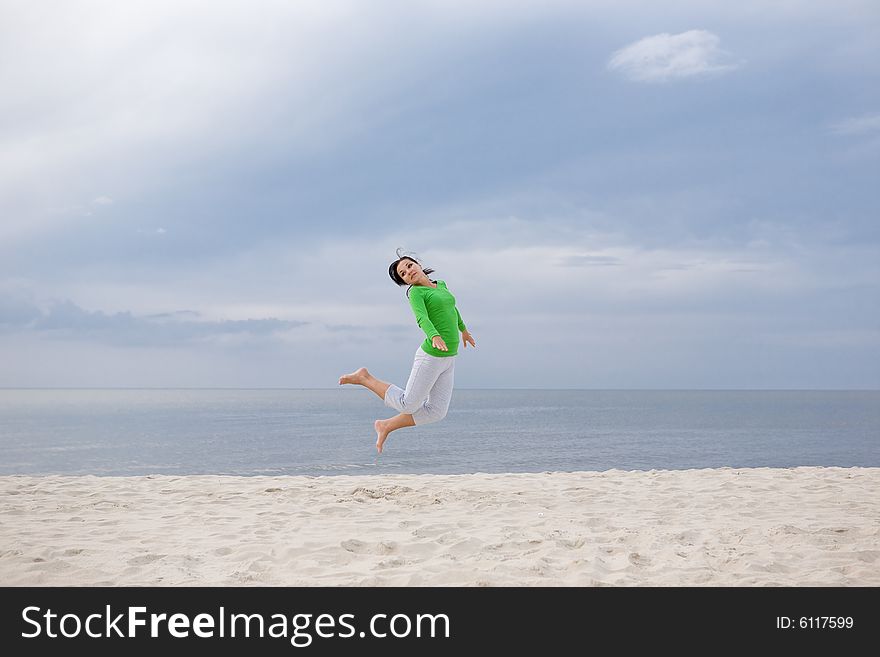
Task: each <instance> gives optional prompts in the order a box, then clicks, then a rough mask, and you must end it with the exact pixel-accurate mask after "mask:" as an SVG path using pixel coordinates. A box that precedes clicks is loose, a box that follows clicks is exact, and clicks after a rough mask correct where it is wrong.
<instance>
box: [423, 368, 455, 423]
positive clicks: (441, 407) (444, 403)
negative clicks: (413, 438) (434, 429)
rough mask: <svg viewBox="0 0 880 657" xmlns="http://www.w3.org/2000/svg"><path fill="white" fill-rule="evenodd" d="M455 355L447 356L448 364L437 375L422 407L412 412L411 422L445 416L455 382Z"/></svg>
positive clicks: (440, 418)
mask: <svg viewBox="0 0 880 657" xmlns="http://www.w3.org/2000/svg"><path fill="white" fill-rule="evenodd" d="M455 359H456V357H455V356H451V357H450V358H448V365H447V367H446V369H445V370H443V372H442V373H441V374H440V376H438V377H437V381H436V382H435V383H434V387H433V388H431V392H430V393H428V398H427V399H426V400H425V403H424V404H422V407H421V408H420V409H419V410H418V411H416V412H415V413H414V414H413V422H415V423H416V424H418V425H422V424H429V423H431V422H439V421H440V420H442V419H443V418H444V417H446V412H447V411H448V410H449V402H451V401H452V388H453V385H454V383H455Z"/></svg>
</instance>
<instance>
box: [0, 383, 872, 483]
mask: <svg viewBox="0 0 880 657" xmlns="http://www.w3.org/2000/svg"><path fill="white" fill-rule="evenodd" d="M394 414H395V412H394V411H392V410H391V409H389V408H387V407H385V406H384V404H383V403H382V400H380V399H379V398H378V397H377V396H376V395H375V394H374V393H372V392H370V391H368V390H366V389H364V388H360V387H353V386H352V387H348V386H346V387H342V388H338V389H305V390H304V389H293V390H282V389H258V390H253V389H249V390H235V389H112V390H104V389H101V390H98V389H52V390H49V389H0V475H15V474H29V475H43V474H62V475H87V474H91V475H98V476H130V475H150V474H161V475H198V474H216V475H244V476H252V475H306V476H335V475H362V474H468V473H504V472H574V471H605V470H611V469H618V470H684V469H692V468H723V467H730V468H759V467H772V468H791V467H797V466H840V467H852V466H866V467H878V466H880V391H815V390H810V391H803V390H790V391H786V390H546V389H540V390H525V389H494V390H483V389H479V390H478V389H456V390H455V393H454V396H453V399H452V404H451V406H450V409H449V413H448V415H447V417H446V418H445V419H444V420H443V421H441V422H437V423H434V424H429V425H423V426H417V427H410V428H404V429H400V430H398V431H396V432H393V433H392V434H391V435H390V437H389V439H388V442H387V443H386V445H385V450H384V452H383V453H382V454H381V455H377V454H376V449H375V442H376V435H375V432H374V430H373V421H374V420H376V419H378V418H386V417H390V416H392V415H394Z"/></svg>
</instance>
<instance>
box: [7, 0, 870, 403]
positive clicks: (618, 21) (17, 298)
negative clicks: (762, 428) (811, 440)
mask: <svg viewBox="0 0 880 657" xmlns="http://www.w3.org/2000/svg"><path fill="white" fill-rule="evenodd" d="M255 7H256V8H255ZM878 174H880V4H878V3H877V2H876V1H875V0H864V1H859V0H840V1H835V2H830V1H826V2H819V1H808V0H803V1H798V0H787V1H781V2H773V3H768V2H764V1H763V0H761V1H759V0H742V1H741V2H737V3H729V2H708V1H703V0H701V1H696V0H693V1H691V0H688V1H677V2H676V1H672V2H664V3H657V2H648V1H646V0H645V1H635V0H622V1H621V0H614V1H611V0H607V1H605V0H601V1H595V2H593V1H589V0H578V1H566V0H539V1H534V2H532V1H522V2H516V1H511V0H505V1H501V0H481V1H480V2H459V1H457V0H446V1H442V2H441V1H439V0H433V1H419V0H407V1H403V0H400V1H386V0H377V1H371V2H359V1H333V0H320V1H310V0H302V1H299V2H287V1H280V0H276V1H273V0H265V1H261V2H260V3H259V4H258V5H253V4H251V3H244V2H224V1H220V2H217V1H214V2H191V1H189V2H188V1H181V0H174V1H170V2H167V1H162V0H150V1H141V0H131V1H127V2H124V3H120V2H112V1H84V0H71V1H67V2H65V1H60V0H59V1H47V0H0V387H231V388H240V387H241V388H333V387H336V386H337V381H338V378H339V376H340V375H341V374H343V373H346V372H350V371H353V370H354V369H356V368H358V367H361V366H366V367H368V368H369V369H370V371H371V372H373V374H375V375H376V376H377V377H379V378H380V379H383V380H386V381H390V382H394V383H397V384H398V385H401V384H404V383H405V381H406V377H407V375H408V374H409V370H410V367H411V364H412V356H413V353H414V351H415V349H416V348H417V346H418V345H419V343H420V342H421V340H422V339H423V338H424V336H423V335H422V334H421V332H420V329H419V328H418V326H417V325H416V324H415V320H414V318H413V315H412V312H411V310H410V308H409V305H408V302H407V299H406V297H405V289H406V288H403V287H397V286H396V285H394V284H393V283H392V282H391V280H390V278H389V277H388V266H389V264H390V263H391V262H392V261H393V260H394V259H395V258H396V250H397V249H401V250H402V251H403V252H406V253H408V254H411V255H413V256H415V257H417V258H418V259H419V260H420V261H421V262H422V263H423V265H424V266H425V267H431V268H433V269H434V270H435V273H434V274H432V278H435V279H441V280H444V281H446V283H447V285H448V287H449V289H450V290H451V291H452V293H453V294H454V295H455V297H456V300H457V306H458V309H459V311H460V313H461V315H462V318H463V319H464V321H465V323H466V324H467V325H468V328H469V330H470V332H471V333H472V335H473V336H474V339H475V341H476V345H477V346H476V349H471V348H470V347H468V348H467V349H461V350H460V352H459V356H458V361H457V365H456V385H457V387H460V388H586V389H608V388H627V389H644V388H648V389H682V388H687V389H692V388H699V389H704V388H705V389H743V388H747V389H776V388H783V389H877V388H880V198H878V193H880V192H878V188H880V185H878V183H880V176H878Z"/></svg>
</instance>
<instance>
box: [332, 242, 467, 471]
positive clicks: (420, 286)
mask: <svg viewBox="0 0 880 657" xmlns="http://www.w3.org/2000/svg"><path fill="white" fill-rule="evenodd" d="M397 256H398V257H397V260H395V261H394V262H392V263H391V266H390V267H388V275H389V276H391V280H392V281H394V282H395V283H397V284H398V285H409V289H407V292H406V294H407V296H408V297H409V305H410V307H411V308H412V311H413V313H414V314H415V316H416V322H417V323H418V325H419V327H420V328H421V329H422V331H423V332H424V334H425V341H424V342H423V343H422V344H421V345H419V348H418V349H416V354H415V359H414V361H413V366H412V371H411V372H410V373H409V380H408V381H407V382H406V390H401V389H400V388H398V387H397V386H396V385H394V384H393V383H385V382H384V381H380V380H379V379H377V378H376V377H375V376H373V375H372V374H370V373H369V372H368V371H367V368H366V367H362V368H360V369H359V370H357V371H356V372H352V373H351V374H346V375H345V376H342V377H339V385H342V384H343V383H356V384H358V385H362V386H364V387H365V388H369V389H370V390H372V391H373V392H375V393H376V394H377V395H379V397H380V398H382V400H383V401H384V402H385V405H386V406H388V407H390V408H393V409H395V410H397V411H398V412H399V414H398V415H395V416H394V417H391V418H388V419H387V420H376V422H375V423H374V424H373V426H374V427H375V429H376V450H377V451H378V452H379V453H380V454H381V453H382V447H383V445H385V441H386V440H387V439H388V434H390V433H391V432H392V431H394V430H396V429H402V428H403V427H412V426H415V425H417V424H428V423H430V422H437V421H438V420H442V419H443V418H444V417H446V411H447V409H448V408H449V402H450V401H451V400H452V381H453V374H454V373H455V356H456V354H457V353H458V343H459V339H458V332H459V331H461V342H463V343H464V346H465V348H467V345H468V343H470V345H471V346H472V347H476V346H477V345H476V343H475V342H474V339H473V337H472V336H471V334H470V333H468V330H467V328H466V327H465V325H464V322H463V321H462V319H461V315H460V314H459V312H458V309H457V308H456V307H455V297H454V296H452V293H451V292H450V291H449V289H448V288H447V287H446V282H445V281H439V280H438V281H432V280H431V279H430V278H428V274H430V273H432V272H433V271H434V270H433V269H422V266H421V264H420V263H419V262H418V261H417V260H415V259H414V258H411V257H409V256H401V255H400V251H399V250H398V253H397Z"/></svg>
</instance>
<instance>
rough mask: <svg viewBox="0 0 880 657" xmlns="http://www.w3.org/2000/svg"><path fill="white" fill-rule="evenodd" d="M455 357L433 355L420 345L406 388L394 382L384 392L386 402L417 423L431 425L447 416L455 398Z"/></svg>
mask: <svg viewBox="0 0 880 657" xmlns="http://www.w3.org/2000/svg"><path fill="white" fill-rule="evenodd" d="M455 359H456V356H446V357H440V356H432V355H431V354H426V353H425V352H424V351H423V350H422V348H421V346H419V348H418V349H416V355H415V358H414V360H413V366H412V371H411V372H410V373H409V379H408V380H407V382H406V390H401V389H400V388H398V387H397V386H396V385H394V384H391V385H390V386H388V390H387V391H386V392H385V405H386V406H389V407H390V408H393V409H395V410H397V411H398V412H400V413H409V414H411V415H412V416H413V422H415V423H416V424H428V423H430V422H436V421H437V420H442V419H443V418H444V417H446V411H447V410H448V409H449V402H450V401H452V381H453V378H454V374H455Z"/></svg>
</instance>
